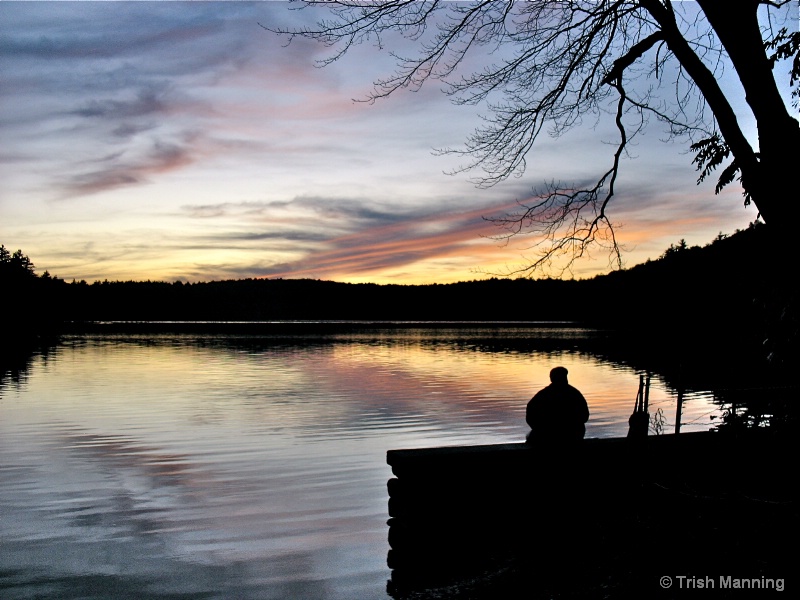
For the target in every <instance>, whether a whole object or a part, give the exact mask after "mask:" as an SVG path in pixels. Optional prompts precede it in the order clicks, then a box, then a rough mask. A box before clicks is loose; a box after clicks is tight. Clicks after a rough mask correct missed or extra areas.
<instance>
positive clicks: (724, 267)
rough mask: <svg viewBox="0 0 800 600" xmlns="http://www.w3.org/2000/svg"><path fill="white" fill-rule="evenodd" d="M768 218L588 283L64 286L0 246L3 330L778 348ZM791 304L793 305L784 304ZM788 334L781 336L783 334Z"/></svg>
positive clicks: (779, 285)
mask: <svg viewBox="0 0 800 600" xmlns="http://www.w3.org/2000/svg"><path fill="white" fill-rule="evenodd" d="M764 228H765V227H764V226H763V225H759V224H754V225H752V226H751V227H749V228H748V229H746V230H744V231H739V232H737V233H735V234H733V235H731V236H728V237H726V236H723V235H721V234H720V236H718V238H717V239H715V240H714V241H713V242H711V243H709V244H707V245H706V246H704V247H699V246H695V247H688V246H687V245H686V244H685V243H684V242H683V241H681V242H680V243H679V244H677V245H673V246H671V247H670V248H668V249H667V250H666V251H665V252H664V254H663V255H662V257H661V258H659V259H658V260H653V261H648V262H646V263H644V264H640V265H637V266H634V267H632V268H629V269H624V270H621V271H614V272H611V273H609V274H607V275H601V276H597V277H594V278H592V279H586V280H555V279H538V280H533V279H517V280H511V279H503V278H494V279H487V280H480V281H468V282H461V283H453V284H432V285H377V284H347V283H337V282H332V281H320V280H309V279H297V280H294V279H244V280H229V281H211V282H205V283H192V284H188V283H181V282H174V283H168V282H153V281H145V282H134V281H125V282H120V281H114V282H109V281H103V282H96V283H92V284H87V283H85V282H72V283H67V282H65V281H63V280H61V279H59V278H57V277H51V276H50V275H49V274H48V273H45V274H43V275H42V276H36V275H35V274H34V271H33V263H32V262H31V261H30V260H29V259H28V258H27V257H26V256H25V255H24V254H23V253H22V252H21V251H17V252H15V253H14V254H13V255H12V254H10V253H9V252H8V251H7V250H6V249H5V247H2V252H3V256H2V261H0V283H2V287H3V289H4V291H5V294H4V295H5V297H6V298H8V299H10V302H9V303H8V304H7V305H6V306H7V308H6V310H5V311H4V313H3V322H4V324H5V328H8V327H10V326H15V327H20V326H27V327H29V328H32V329H41V328H50V327H52V326H54V324H56V323H63V322H70V323H76V322H77V323H80V322H96V321H273V320H380V321H387V320H389V321H407V320H412V321H475V320H488V321H572V322H576V323H586V324H589V325H600V326H605V327H612V328H615V329H621V330H632V331H658V330H661V331H667V332H671V333H674V332H675V331H689V332H692V333H693V337H694V336H697V335H699V334H701V332H702V333H704V334H705V335H706V336H707V337H708V336H712V337H715V338H719V337H720V336H721V337H722V338H727V337H733V338H736V339H740V338H742V337H743V336H744V337H746V338H748V339H751V340H752V341H753V342H754V343H758V344H762V343H763V342H765V341H766V347H767V349H768V351H769V347H770V345H772V346H775V348H778V347H779V346H781V345H782V344H783V345H785V344H787V343H788V337H796V330H797V323H796V317H794V316H793V315H796V314H797V313H796V310H794V308H795V307H796V297H795V296H794V295H793V292H790V291H789V289H790V288H791V286H790V285H785V279H786V275H787V273H786V272H784V271H783V270H782V269H783V266H782V265H783V264H784V261H783V260H781V258H782V257H781V256H777V255H775V254H774V253H771V251H770V244H769V243H768V240H769V238H768V236H767V235H766V232H765V231H764ZM787 309H789V310H787ZM787 336H788V337H787Z"/></svg>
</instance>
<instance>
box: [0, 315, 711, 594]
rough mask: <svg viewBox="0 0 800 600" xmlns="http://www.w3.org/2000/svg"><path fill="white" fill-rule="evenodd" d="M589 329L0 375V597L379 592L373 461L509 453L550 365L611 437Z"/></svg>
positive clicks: (111, 339)
mask: <svg viewBox="0 0 800 600" xmlns="http://www.w3.org/2000/svg"><path fill="white" fill-rule="evenodd" d="M583 333H585V332H583ZM583 333H582V332H580V331H578V332H576V331H562V332H559V331H554V330H548V331H546V332H542V331H538V330H525V329H517V330H513V331H501V332H498V331H497V330H485V331H484V330H478V329H475V330H458V331H456V330H405V331H399V330H394V331H389V330H387V331H373V332H370V333H361V334H347V335H331V336H327V337H321V338H310V337H296V338H291V337H284V338H272V339H270V338H253V337H246V336H196V335H195V336H191V335H180V336H168V335H164V336H142V337H136V336H89V337H86V336H84V337H67V338H64V339H62V340H61V343H60V345H59V346H58V347H57V348H56V349H55V350H54V351H53V352H51V353H49V354H48V355H47V356H46V357H43V356H35V357H34V358H33V359H32V362H31V364H30V367H29V369H28V371H27V376H26V377H24V378H23V379H22V380H21V381H20V382H18V383H12V382H9V381H6V382H4V383H2V384H0V507H2V515H1V516H0V539H1V541H0V544H2V545H1V546H0V596H2V597H3V598H4V599H9V600H10V599H12V598H14V599H15V598H67V599H69V598H189V597H191V598H220V599H223V598H224V599H228V598H242V599H245V598H258V599H270V598H280V599H285V598H321V599H335V598H343V599H344V598H346V599H348V600H350V599H353V598H367V599H368V598H386V597H387V596H386V592H385V588H386V581H387V579H388V578H389V576H390V572H389V570H388V569H387V567H386V553H387V551H388V548H389V547H388V543H387V527H386V519H387V508H386V507H387V493H386V481H387V479H389V478H390V477H391V472H390V470H389V467H388V466H386V464H385V460H386V451H387V450H389V449H392V448H409V447H423V446H437V445H459V444H487V443H503V442H516V441H522V440H523V439H524V437H525V434H526V433H527V430H528V429H527V426H526V425H525V422H524V412H525V404H526V402H527V400H528V399H529V398H530V396H531V395H532V394H533V392H535V391H536V390H537V389H539V388H541V387H543V386H544V385H546V384H547V383H548V377H547V374H548V372H549V370H550V369H551V368H552V367H554V366H557V365H563V366H566V367H567V368H568V369H569V371H570V382H571V383H573V385H575V386H576V387H578V388H580V389H581V390H582V391H583V392H584V395H585V396H586V397H587V399H588V401H589V405H590V410H591V412H592V416H591V419H590V422H589V424H588V427H587V437H608V436H619V435H625V434H626V432H627V419H628V416H629V414H630V412H631V409H632V407H633V402H634V399H635V396H636V391H637V388H638V374H637V373H636V372H634V371H633V370H631V369H629V368H627V367H624V366H619V365H614V364H610V363H608V362H604V361H603V360H601V359H599V358H597V357H594V356H592V355H590V354H586V353H582V352H580V351H578V350H577V348H578V347H579V345H580V344H579V338H580V337H581V335H583ZM537 336H541V337H542V338H546V339H552V338H553V336H556V337H559V336H560V337H565V338H567V339H568V338H570V337H574V338H575V339H576V344H575V347H574V348H572V347H571V345H570V343H569V342H567V343H566V344H564V343H561V344H558V346H559V348H558V349H553V344H552V343H550V342H547V343H543V344H542V347H547V348H549V349H548V350H537V349H536V346H537V344H536V343H533V344H531V343H529V341H530V340H531V339H534V340H535V339H536V338H537ZM506 339H508V340H509V343H507V344H506V343H504V341H505V340H506ZM521 339H525V340H527V342H526V344H525V345H524V346H523V347H520V345H519V344H517V343H514V341H515V340H516V341H517V342H518V341H519V340H521ZM487 340H489V342H487ZM659 408H660V409H662V412H663V415H664V417H665V418H666V422H667V427H666V428H667V430H668V431H671V427H672V424H673V423H674V417H675V394H674V392H672V391H670V390H667V389H666V388H665V386H664V384H663V382H661V381H660V380H659V379H657V378H656V379H654V380H653V388H652V391H651V413H655V412H657V411H658V409H659ZM717 414H718V409H717V407H716V406H715V405H714V404H713V403H712V401H711V395H710V394H703V393H697V394H694V395H690V396H688V398H687V400H686V403H685V407H684V412H683V423H684V425H683V430H684V431H691V430H697V429H702V430H705V429H708V428H709V427H710V426H711V425H712V420H711V418H712V417H713V416H715V415H717Z"/></svg>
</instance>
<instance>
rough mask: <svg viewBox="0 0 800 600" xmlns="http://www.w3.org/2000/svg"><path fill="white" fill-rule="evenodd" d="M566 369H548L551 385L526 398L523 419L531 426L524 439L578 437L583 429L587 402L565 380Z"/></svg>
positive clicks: (576, 438) (546, 439)
mask: <svg viewBox="0 0 800 600" xmlns="http://www.w3.org/2000/svg"><path fill="white" fill-rule="evenodd" d="M567 373H568V371H567V370H566V369H565V368H564V367H556V368H555V369H553V370H552V371H550V381H551V383H550V385H548V386H547V387H546V388H544V389H543V390H541V391H539V392H537V393H536V395H535V396H534V397H533V398H531V400H530V402H528V408H527V409H526V411H525V420H526V421H527V423H528V425H530V427H531V432H530V433H529V434H528V438H527V440H526V441H528V442H539V441H571V440H581V439H583V436H584V434H585V433H586V425H585V423H586V421H588V420H589V406H588V404H586V398H584V397H583V394H581V393H580V392H579V391H578V390H577V389H576V388H574V387H572V386H571V385H570V384H569V383H568V382H567Z"/></svg>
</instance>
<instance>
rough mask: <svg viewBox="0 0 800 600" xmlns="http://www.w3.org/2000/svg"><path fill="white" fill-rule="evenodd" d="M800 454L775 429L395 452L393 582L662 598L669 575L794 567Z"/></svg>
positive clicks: (393, 586)
mask: <svg viewBox="0 0 800 600" xmlns="http://www.w3.org/2000/svg"><path fill="white" fill-rule="evenodd" d="M797 456H798V455H797V442H796V440H794V439H789V438H787V437H785V436H781V437H777V436H774V435H771V434H770V433H769V432H768V431H750V432H748V434H747V435H745V436H739V435H729V434H723V433H719V432H701V433H683V434H677V435H660V436H649V437H642V438H636V437H629V438H612V439H586V440H583V441H581V442H578V443H571V444H562V445H554V444H542V445H533V444H531V445H529V444H524V443H519V444H499V445H487V446H469V447H442V448H421V449H409V450H391V451H389V452H388V454H387V462H388V464H389V465H390V466H391V468H392V472H393V474H394V477H393V478H392V479H390V480H389V482H388V491H389V517H390V518H389V521H388V525H389V545H390V548H391V549H390V551H389V554H388V557H387V561H388V565H389V567H390V568H391V569H392V578H391V580H390V581H389V585H388V590H389V593H390V594H391V595H392V596H394V597H395V598H402V597H418V596H413V592H414V590H419V589H423V588H427V589H431V588H432V587H436V586H447V585H452V584H453V582H456V589H458V585H461V586H462V587H463V586H466V587H467V588H468V589H470V592H469V593H464V594H463V595H462V596H459V594H458V593H452V594H450V595H448V596H447V597H471V598H474V597H478V598H482V597H502V595H503V593H504V591H505V592H508V589H505V590H504V587H506V588H511V587H513V588H514V589H520V588H538V589H541V590H543V591H545V592H547V591H548V590H550V591H553V592H564V590H570V589H573V588H574V590H580V589H581V587H584V588H585V589H592V590H595V591H596V590H598V589H605V590H606V592H607V593H608V595H610V596H615V594H616V596H618V597H619V596H625V595H627V594H631V595H632V597H633V596H636V595H637V594H641V593H645V594H646V596H639V597H648V596H650V595H660V596H661V597H663V596H665V595H667V596H669V594H670V593H679V592H680V591H681V590H672V592H670V591H669V590H668V589H665V588H664V587H663V586H661V585H660V583H659V581H660V580H659V578H660V577H661V576H663V575H674V576H677V575H691V574H695V575H703V576H705V575H709V576H713V577H717V576H719V575H733V576H737V574H738V576H739V577H749V578H753V577H761V578H765V577H791V573H794V572H795V568H794V567H793V566H791V567H790V565H791V564H792V563H793V553H792V552H787V551H786V550H785V548H786V547H787V545H789V546H791V545H792V544H794V543H795V541H796V539H797V537H796V535H797V523H798V519H797V517H798V512H797V508H798V504H797V494H796V492H795V485H794V480H795V479H796V478H797V475H796V466H795V459H796V457H797ZM786 569H791V570H786ZM458 582H460V583H458ZM482 586H483V587H485V588H486V589H485V592H486V593H485V595H481V593H480V590H481V587H482ZM683 592H684V593H685V590H683ZM576 593H577V592H576ZM498 594H500V596H498ZM431 597H440V596H435V595H434V596H431ZM566 597H572V596H569V594H567V596H566ZM598 597H599V596H598ZM670 597H671V596H670Z"/></svg>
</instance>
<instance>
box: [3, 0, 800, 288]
mask: <svg viewBox="0 0 800 600" xmlns="http://www.w3.org/2000/svg"><path fill="white" fill-rule="evenodd" d="M793 10H794V11H795V12H796V4H794V8H793ZM318 16H319V12H318V11H310V10H307V11H291V10H289V5H288V4H287V3H285V2H259V3H252V4H251V3H242V2H229V3H215V2H199V3H178V2H164V3H138V2H130V3H128V2H123V3H117V2H112V3H105V2H81V3H60V2H58V3H55V2H44V3H38V2H35V3H34V2H21V3H15V2H0V82H1V84H0V109H1V112H0V144H1V145H0V243H2V244H4V245H5V246H6V247H7V248H9V249H10V250H12V251H13V250H16V249H17V248H21V249H22V250H23V251H24V252H25V253H26V254H27V255H28V256H30V258H31V259H32V260H33V262H34V263H35V265H36V270H37V272H39V273H41V272H43V271H44V270H48V271H49V272H50V273H51V274H52V275H57V276H59V277H62V278H64V279H67V280H72V279H78V280H80V279H85V280H87V281H94V280H98V279H99V280H102V279H110V280H128V279H136V280H143V279H151V280H167V281H174V280H183V281H205V280H211V279H237V278H244V277H283V278H298V277H309V278H315V279H329V280H337V281H350V282H361V281H372V282H376V283H432V282H440V283H446V282H452V281H459V280H468V279H480V278H484V277H487V276H489V274H494V273H503V272H505V271H506V270H508V269H513V268H515V267H517V266H519V265H520V264H521V263H524V262H525V257H526V256H528V254H526V252H525V249H524V248H525V246H526V245H528V244H529V242H527V241H523V240H513V239H512V240H511V242H510V243H509V244H507V245H505V244H502V243H500V242H498V241H496V240H494V239H491V237H490V236H492V235H495V234H497V233H499V231H498V230H497V229H496V228H495V227H494V226H493V225H491V224H490V223H487V222H486V221H484V220H483V218H482V217H491V216H497V215H501V214H503V213H504V212H507V211H508V210H511V209H513V208H514V206H515V204H516V203H517V202H518V201H525V200H526V199H527V198H529V197H530V195H531V194H532V191H533V189H534V188H536V187H538V186H540V185H541V184H542V183H543V182H545V181H550V180H557V181H559V180H560V181H562V182H573V181H574V182H578V183H580V182H586V181H589V180H590V179H592V178H595V177H597V175H598V174H599V173H601V172H602V171H604V170H605V169H607V168H608V165H609V164H610V160H611V155H612V153H613V146H611V145H609V143H614V142H616V140H617V137H616V130H615V129H614V127H613V120H612V118H611V117H608V118H606V119H605V120H603V121H601V122H600V123H599V124H597V126H596V127H595V126H594V125H595V123H594V120H593V119H590V120H589V121H591V122H589V123H587V127H585V128H583V129H580V130H575V131H573V132H571V133H570V134H569V135H567V136H566V137H563V138H559V139H552V138H550V137H547V136H543V137H542V138H541V140H540V142H539V144H538V146H537V147H536V153H535V154H534V155H532V156H530V159H529V161H528V162H529V167H528V170H527V171H526V173H525V175H524V176H523V177H521V178H513V179H510V180H508V181H506V182H504V183H501V184H499V185H497V186H495V187H493V188H490V189H478V188H476V187H475V185H474V184H473V183H471V182H470V174H462V175H455V176H454V175H448V174H446V173H445V172H447V171H450V170H452V169H454V168H455V167H458V166H459V165H460V164H462V162H463V159H460V158H458V157H455V156H449V155H448V156H435V155H434V153H433V152H432V151H433V150H434V149H437V148H445V147H459V146H461V145H462V143H463V142H464V140H465V138H466V137H467V135H468V134H469V133H471V132H472V130H473V129H474V128H475V126H477V125H478V124H479V115H480V114H483V113H485V107H465V106H455V105H453V104H452V103H451V102H450V100H449V99H448V98H447V97H446V96H445V95H444V94H443V93H442V92H441V85H440V84H439V83H438V82H435V81H433V82H429V83H430V85H427V86H426V87H423V88H422V90H420V91H418V92H415V93H414V92H401V93H397V94H395V95H393V96H392V97H390V98H388V99H386V100H383V101H379V102H377V103H375V104H369V103H362V102H354V101H353V99H354V98H355V99H361V98H364V97H365V96H366V94H367V93H368V92H369V91H370V89H371V84H372V82H373V81H374V80H375V79H376V78H378V77H380V76H382V75H388V74H389V73H390V72H391V69H392V65H393V62H392V59H391V57H390V56H389V55H388V52H386V51H382V52H381V51H379V50H378V49H377V48H375V47H374V46H371V45H364V46H360V47H358V48H356V49H354V50H353V51H352V52H351V53H349V54H348V55H347V56H346V57H344V58H343V59H341V60H340V61H338V62H336V63H334V64H333V65H331V66H329V67H326V68H323V69H320V68H317V67H316V66H315V64H316V61H318V60H319V59H322V58H324V57H326V56H328V55H329V52H330V51H329V50H328V49H326V48H324V47H323V46H321V45H318V44H315V43H313V42H309V41H305V40H295V41H294V42H293V43H292V44H291V45H289V46H286V44H285V42H286V40H283V39H280V38H279V37H277V36H276V35H274V34H271V33H269V32H268V31H265V30H264V29H263V28H261V27H260V26H259V23H262V24H266V25H271V26H279V25H284V26H286V25H295V26H297V25H300V24H302V23H304V22H308V23H310V22H312V21H314V20H316V18H317V17H318ZM787 70H788V65H787V64H785V63H784V64H779V65H778V71H779V72H780V74H781V75H783V74H784V73H785V72H786V71H787ZM724 83H725V85H734V84H735V81H733V79H726V81H725V82H724ZM788 95H789V94H788V92H787V94H786V97H787V98H788ZM737 108H741V107H737ZM742 114H744V113H742ZM745 123H746V121H745ZM748 131H750V132H751V133H752V126H750V128H749V129H748ZM664 137H665V131H664V130H663V129H662V128H660V127H659V126H658V124H655V123H654V124H653V127H652V128H651V129H650V130H649V131H648V133H647V135H646V136H643V137H640V138H638V139H637V145H636V146H635V147H634V148H633V149H632V154H633V156H632V157H631V158H630V159H629V160H626V161H625V163H624V165H623V171H622V176H621V180H620V181H619V182H618V198H617V200H616V202H615V206H614V208H613V210H612V212H611V217H612V220H614V221H615V222H617V223H618V224H619V225H621V228H620V229H619V235H620V239H621V241H622V242H623V244H625V246H626V247H627V248H628V251H627V252H626V253H625V255H624V259H625V261H626V264H627V265H633V264H636V263H638V262H641V261H643V260H645V259H647V258H656V257H657V256H658V255H660V254H661V253H662V252H663V251H664V249H665V248H666V247H668V246H669V245H670V244H671V243H676V242H678V240H680V239H681V238H685V239H686V241H687V242H688V243H690V244H705V243H708V242H710V241H711V240H712V239H713V238H714V237H715V236H716V235H717V234H718V233H719V232H723V233H732V232H733V231H734V230H735V229H737V228H743V227H746V226H747V224H748V223H749V222H751V221H753V220H754V219H755V218H756V214H757V213H756V210H755V207H752V206H751V207H748V208H744V207H743V202H742V197H741V190H740V189H738V188H737V187H736V186H730V188H728V189H726V190H725V191H724V193H722V194H720V195H719V196H715V195H714V183H713V182H712V181H708V182H705V183H704V184H702V185H700V186H697V185H696V184H695V180H696V178H697V174H696V172H695V171H694V167H693V166H692V164H691V159H692V155H691V154H689V153H688V152H687V147H686V145H684V144H665V143H663V142H662V139H663V138H664ZM752 138H754V135H751V139H752ZM478 174H479V173H473V174H472V175H473V176H474V175H478ZM608 268H609V261H608V256H607V255H606V254H604V253H603V252H598V253H596V254H595V255H594V256H593V259H591V260H585V261H582V262H581V263H579V264H578V265H577V266H576V269H575V271H574V274H575V276H579V277H583V276H590V275H593V274H596V273H600V272H606V271H607V270H608Z"/></svg>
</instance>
